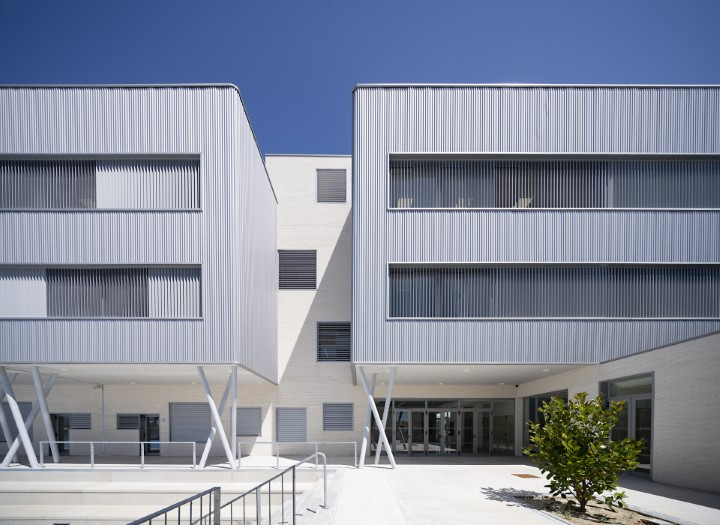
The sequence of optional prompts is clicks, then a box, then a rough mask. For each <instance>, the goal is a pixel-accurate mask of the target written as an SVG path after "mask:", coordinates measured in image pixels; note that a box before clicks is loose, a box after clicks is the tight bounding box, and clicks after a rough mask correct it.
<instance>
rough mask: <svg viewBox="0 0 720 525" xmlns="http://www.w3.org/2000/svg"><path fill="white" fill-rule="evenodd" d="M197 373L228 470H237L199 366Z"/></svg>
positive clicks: (208, 386)
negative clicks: (218, 435) (226, 460)
mask: <svg viewBox="0 0 720 525" xmlns="http://www.w3.org/2000/svg"><path fill="white" fill-rule="evenodd" d="M197 371H198V375H199V376H200V381H201V382H202V386H203V389H204V390H205V395H206V396H207V401H208V404H209V405H210V413H211V414H212V417H213V420H214V421H215V426H216V427H217V430H218V432H219V433H220V441H222V444H223V448H224V449H225V455H226V456H227V459H228V462H229V463H230V468H232V469H233V470H234V469H236V468H237V462H236V461H235V458H234V457H233V455H232V450H230V444H229V443H228V440H227V434H225V428H224V427H223V424H222V420H221V419H220V414H218V410H217V406H215V400H213V396H212V392H211V391H210V385H209V384H208V382H207V378H206V377H205V371H204V370H203V367H201V366H198V367H197Z"/></svg>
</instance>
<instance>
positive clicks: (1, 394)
mask: <svg viewBox="0 0 720 525" xmlns="http://www.w3.org/2000/svg"><path fill="white" fill-rule="evenodd" d="M16 377H17V374H12V376H10V384H13V383H14V382H15V378H16ZM3 399H5V389H4V388H3V387H2V385H1V384H0V402H2V400H3ZM0 409H2V405H0ZM0 428H2V433H3V436H5V443H10V441H11V440H12V434H11V433H10V424H9V423H8V420H7V417H6V416H5V410H0ZM14 460H15V461H16V462H17V461H20V460H19V458H18V457H17V455H15V458H14Z"/></svg>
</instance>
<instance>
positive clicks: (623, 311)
mask: <svg viewBox="0 0 720 525" xmlns="http://www.w3.org/2000/svg"><path fill="white" fill-rule="evenodd" d="M389 283H390V290H389V294H390V297H389V307H390V317H401V318H402V317H410V318H506V317H509V318H534V317H535V318H566V317H575V318H713V319H714V318H720V266H656V267H623V266H614V267H613V266H593V267H565V266H551V267H463V266H457V267H437V266H431V267H428V266H425V267H403V266H390V272H389Z"/></svg>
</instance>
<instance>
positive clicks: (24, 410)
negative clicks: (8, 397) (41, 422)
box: [0, 401, 33, 442]
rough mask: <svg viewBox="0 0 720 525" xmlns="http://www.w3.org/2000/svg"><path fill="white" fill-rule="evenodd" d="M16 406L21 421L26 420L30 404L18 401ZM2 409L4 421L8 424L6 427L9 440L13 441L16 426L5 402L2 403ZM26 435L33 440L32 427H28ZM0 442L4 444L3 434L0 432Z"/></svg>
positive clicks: (30, 408)
mask: <svg viewBox="0 0 720 525" xmlns="http://www.w3.org/2000/svg"><path fill="white" fill-rule="evenodd" d="M18 406H19V407H20V413H21V414H22V417H23V420H25V419H27V416H28V414H30V411H31V410H32V403H27V402H24V401H19V402H18ZM2 409H3V411H4V412H5V419H6V420H7V422H8V427H10V436H11V439H12V440H14V439H15V438H16V437H17V435H18V431H17V425H16V424H15V419H13V415H12V412H11V411H10V406H9V405H8V404H7V402H6V401H3V403H2ZM28 434H29V435H30V439H31V440H32V438H33V427H32V425H31V426H30V429H29V430H28ZM0 442H5V434H4V433H3V432H2V430H0Z"/></svg>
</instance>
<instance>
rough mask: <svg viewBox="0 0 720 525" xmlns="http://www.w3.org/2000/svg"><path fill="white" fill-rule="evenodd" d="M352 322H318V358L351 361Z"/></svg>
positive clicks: (319, 359)
mask: <svg viewBox="0 0 720 525" xmlns="http://www.w3.org/2000/svg"><path fill="white" fill-rule="evenodd" d="M350 335H351V334H350V323H349V322H348V323H318V324H317V360H318V361H350Z"/></svg>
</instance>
